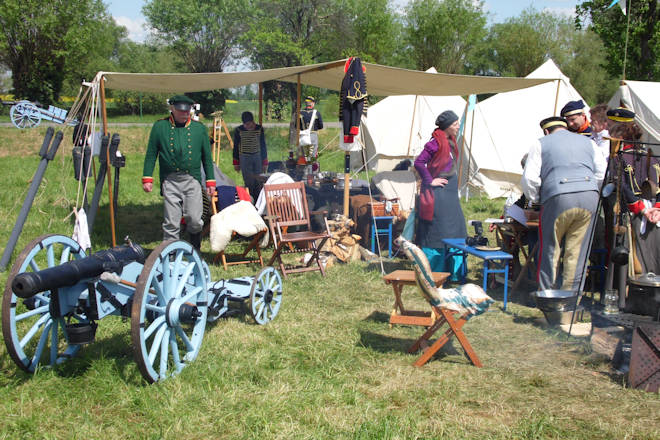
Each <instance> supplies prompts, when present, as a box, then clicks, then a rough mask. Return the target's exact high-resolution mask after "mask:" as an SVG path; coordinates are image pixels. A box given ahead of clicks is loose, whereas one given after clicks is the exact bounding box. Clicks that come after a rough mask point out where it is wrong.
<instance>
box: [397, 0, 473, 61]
mask: <svg viewBox="0 0 660 440" xmlns="http://www.w3.org/2000/svg"><path fill="white" fill-rule="evenodd" d="M405 23H406V29H405V34H406V43H407V44H408V46H409V48H410V57H412V58H413V59H414V61H415V68H416V69H418V70H426V69H428V68H429V67H435V68H436V69H437V70H438V71H439V72H444V73H464V72H465V70H466V67H467V65H468V64H469V60H470V59H471V56H472V55H473V54H474V53H475V52H476V49H477V48H478V45H479V43H480V42H481V40H482V39H483V38H484V37H485V36H486V14H485V12H484V10H483V3H482V2H481V1H472V0H444V1H440V0H413V1H411V2H410V3H409V4H408V6H407V7H406V16H405Z"/></svg>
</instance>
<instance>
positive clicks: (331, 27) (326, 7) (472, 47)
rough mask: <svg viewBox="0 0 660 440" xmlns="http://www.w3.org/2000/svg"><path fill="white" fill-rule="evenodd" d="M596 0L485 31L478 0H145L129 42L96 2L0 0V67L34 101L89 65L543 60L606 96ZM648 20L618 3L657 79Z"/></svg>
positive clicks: (442, 67) (127, 105)
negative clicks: (145, 32)
mask: <svg viewBox="0 0 660 440" xmlns="http://www.w3.org/2000/svg"><path fill="white" fill-rule="evenodd" d="M622 1H626V0H622ZM610 3H611V1H610V0H592V1H585V2H582V3H581V4H580V5H579V6H578V7H577V9H576V13H577V15H576V17H568V16H565V15H558V14H553V13H551V12H548V11H537V10H535V9H532V8H530V9H527V10H525V11H523V12H522V13H521V14H520V15H518V16H516V17H511V18H509V19H507V20H505V21H504V22H502V23H495V24H492V25H490V26H488V25H487V22H486V20H487V13H486V12H485V10H484V6H483V2H482V1H480V0H411V1H410V2H409V3H408V4H407V6H405V7H404V8H401V7H400V6H399V5H400V2H399V3H394V0H300V1H298V2H293V3H292V2H290V1H289V0H218V1H215V2H208V1H204V0H149V1H147V2H146V4H145V6H144V9H143V12H144V14H145V16H146V18H147V22H148V24H149V25H150V26H151V28H152V29H153V36H152V38H151V39H150V40H149V42H148V43H135V42H132V41H129V40H127V38H126V30H125V29H124V28H123V27H121V26H118V25H116V24H115V22H114V20H113V19H112V17H110V16H109V14H108V13H107V10H106V6H105V5H104V4H103V3H102V0H69V1H63V0H53V1H50V2H41V1H37V0H22V1H19V0H0V10H1V11H2V14H0V26H1V27H2V29H0V65H6V66H7V67H8V68H9V69H11V71H12V80H13V89H14V92H15V95H16V96H17V97H19V98H28V99H31V100H37V101H40V102H42V103H44V104H48V103H51V102H53V101H55V100H56V99H57V98H58V96H59V95H60V94H61V93H62V92H63V91H64V92H66V93H68V94H75V92H76V91H77V89H78V86H79V84H80V80H81V79H83V78H84V79H91V78H92V77H93V76H94V74H95V73H96V72H97V71H99V70H115V71H128V72H163V71H186V72H222V71H226V70H227V68H229V67H235V66H240V67H239V68H243V67H246V68H256V69H265V68H275V67H284V66H294V65H300V64H307V63H314V62H324V61H330V60H336V59H341V58H345V57H348V56H359V57H361V58H362V59H363V60H364V61H370V62H375V63H379V64H387V65H393V66H399V67H406V68H414V69H421V70H426V69H427V68H429V67H431V66H434V67H435V68H436V69H438V71H441V72H447V73H468V74H479V75H496V76H510V75H515V76H526V75H527V74H529V73H530V72H531V71H532V70H534V69H535V68H536V67H538V66H539V65H540V64H542V63H543V62H544V61H545V60H546V59H548V58H552V59H554V60H555V62H556V63H557V64H558V65H559V67H560V68H561V69H562V71H564V72H565V73H566V74H567V75H568V76H569V77H570V78H571V79H572V82H573V84H574V85H575V87H576V88H577V89H578V90H580V92H581V93H582V94H583V96H584V97H585V98H586V99H587V101H589V102H590V103H595V102H600V101H603V100H606V99H607V98H608V97H609V96H611V94H612V92H613V91H614V89H615V88H616V86H617V84H616V80H617V79H619V78H620V77H621V75H622V72H623V56H624V55H623V53H624V51H623V47H624V42H625V26H626V20H627V17H626V16H625V15H623V14H622V13H621V10H620V9H619V8H616V7H615V8H610V9H607V6H609V4H610ZM397 8H398V9H397ZM658 15H660V9H658V7H657V2H656V1H653V0H635V1H634V2H632V10H631V14H630V15H629V16H630V41H629V44H628V61H627V63H626V64H627V69H626V77H627V78H630V79H641V80H658V79H659V78H660V63H658V60H657V53H658V50H660V35H659V32H660V30H658V26H657V25H656V22H657V21H658V20H657V19H658V18H659V17H658ZM264 89H265V95H264V97H265V99H266V102H267V106H269V105H270V106H271V107H272V108H280V109H281V108H286V107H287V105H288V103H289V102H295V99H296V87H295V85H294V84H288V83H278V82H271V83H267V84H264ZM306 93H314V94H318V93H320V91H318V90H312V89H303V94H306ZM110 94H113V95H114V97H115V98H116V99H117V102H118V103H119V105H120V106H121V107H122V108H124V110H125V111H131V112H137V111H138V107H139V103H140V102H141V103H142V104H143V111H144V110H145V108H144V104H146V103H149V105H150V106H151V107H153V108H154V109H158V108H160V106H161V105H162V104H161V103H162V101H163V97H162V96H156V95H154V96H152V97H147V96H146V95H144V96H143V95H140V94H137V93H134V92H119V91H110ZM191 95H193V98H194V99H195V100H197V101H198V102H200V103H201V104H202V111H203V112H204V113H208V112H209V111H211V110H215V109H217V108H220V107H222V105H223V103H224V95H223V92H222V91H220V90H215V91H209V92H200V93H195V94H191ZM267 108H268V107H267Z"/></svg>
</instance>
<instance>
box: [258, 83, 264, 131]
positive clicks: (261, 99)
mask: <svg viewBox="0 0 660 440" xmlns="http://www.w3.org/2000/svg"><path fill="white" fill-rule="evenodd" d="M263 119H264V85H263V84H262V83H259V125H263Z"/></svg>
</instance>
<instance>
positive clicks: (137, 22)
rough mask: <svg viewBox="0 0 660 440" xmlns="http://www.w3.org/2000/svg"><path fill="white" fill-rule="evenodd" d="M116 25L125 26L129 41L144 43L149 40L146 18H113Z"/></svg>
mask: <svg viewBox="0 0 660 440" xmlns="http://www.w3.org/2000/svg"><path fill="white" fill-rule="evenodd" d="M113 18H114V19H115V23H117V24H118V25H119V26H124V27H125V28H126V30H127V31H128V38H129V40H133V41H135V42H137V43H142V42H144V40H146V39H147V36H148V35H149V31H148V30H147V26H146V23H147V22H146V20H145V19H144V18H138V19H133V18H129V17H113Z"/></svg>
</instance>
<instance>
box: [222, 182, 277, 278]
mask: <svg viewBox="0 0 660 440" xmlns="http://www.w3.org/2000/svg"><path fill="white" fill-rule="evenodd" d="M217 203H218V195H217V193H216V194H213V195H212V196H211V209H212V211H213V214H217V213H218V205H217ZM266 232H268V231H267V230H265V229H264V230H263V231H259V232H257V233H256V234H255V235H253V236H252V237H243V238H245V239H247V240H249V242H248V243H247V245H246V246H245V248H244V249H243V252H241V253H233V254H228V253H226V252H225V251H224V250H222V251H220V252H218V253H217V254H215V257H213V263H214V264H217V263H218V260H220V261H222V267H224V268H225V270H227V267H229V266H234V265H237V264H251V263H259V265H260V266H261V267H264V259H263V257H262V256H261V246H260V245H259V243H260V242H261V239H262V238H263V236H264V234H265V233H266ZM237 236H238V234H236V232H234V233H233V234H232V239H233V238H235V237H237ZM241 237H242V236H241ZM251 251H255V252H256V253H257V256H256V258H255V257H248V254H249V253H250V252H251Z"/></svg>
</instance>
